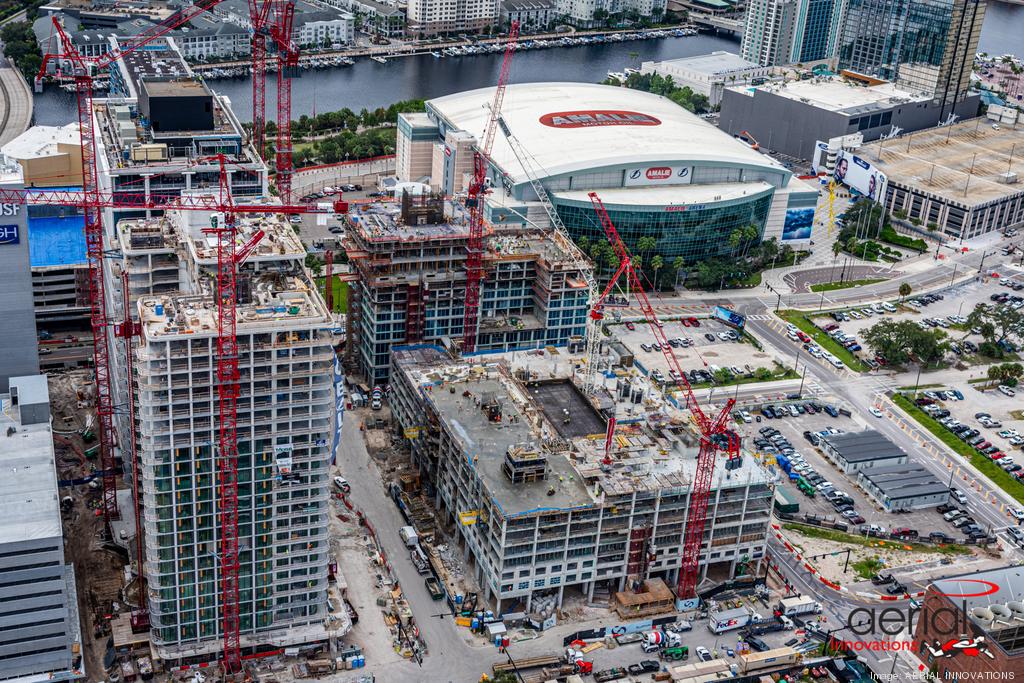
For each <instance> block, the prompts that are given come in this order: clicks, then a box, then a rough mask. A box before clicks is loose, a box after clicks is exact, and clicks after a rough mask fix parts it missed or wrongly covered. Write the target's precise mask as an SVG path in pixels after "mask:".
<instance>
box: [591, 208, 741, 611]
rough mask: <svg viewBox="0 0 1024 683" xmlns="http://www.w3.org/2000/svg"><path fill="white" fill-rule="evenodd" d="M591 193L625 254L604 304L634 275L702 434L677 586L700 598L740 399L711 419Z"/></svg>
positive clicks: (735, 443) (733, 454) (734, 447)
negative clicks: (718, 477)
mask: <svg viewBox="0 0 1024 683" xmlns="http://www.w3.org/2000/svg"><path fill="white" fill-rule="evenodd" d="M589 197H590V201H591V204H593V207H594V211H595V212H596V213H597V216H598V218H599V219H600V222H601V227H602V228H603V229H604V233H605V236H606V237H607V238H608V241H609V242H610V243H611V245H612V248H613V249H614V250H615V254H616V256H618V258H619V268H618V270H617V271H616V273H615V275H614V276H613V277H612V280H611V282H609V284H608V287H607V288H606V289H605V291H604V293H603V294H602V295H601V298H600V300H599V301H598V304H600V301H603V299H604V298H605V297H606V296H607V295H608V292H609V291H610V290H611V287H612V285H613V284H614V283H615V280H616V279H618V277H619V276H621V275H622V274H625V275H626V276H627V277H628V278H629V284H630V287H631V289H633V291H634V293H635V294H636V297H637V301H638V303H639V304H640V310H641V311H642V312H643V314H644V318H645V319H646V320H647V324H648V326H649V327H650V328H651V333H652V334H653V335H654V338H655V340H656V341H657V344H658V346H660V347H661V352H662V354H663V355H664V356H665V360H666V361H667V362H668V366H669V369H670V370H674V371H675V372H674V373H672V372H670V373H669V374H670V375H674V377H675V378H678V380H677V381H678V382H679V383H681V384H682V386H683V389H684V391H683V394H684V396H685V397H686V407H687V409H688V410H689V411H690V414H691V415H692V416H693V419H694V422H695V423H696V425H697V429H698V431H699V433H700V448H699V450H698V453H697V468H696V471H695V473H694V477H693V484H692V486H691V488H690V503H689V507H688V511H687V516H686V529H685V531H684V533H683V556H682V560H681V563H680V568H679V580H678V582H677V584H676V597H679V598H694V597H696V595H697V581H698V579H699V577H700V550H701V543H702V542H703V539H704V527H705V525H706V523H707V511H708V498H709V496H710V493H711V478H712V476H713V475H714V471H715V458H716V456H717V453H718V452H719V451H722V452H725V453H726V455H727V456H728V458H729V460H728V461H727V463H726V467H727V468H728V469H732V468H733V467H735V466H737V465H738V464H739V462H740V441H739V436H738V435H737V434H736V432H734V431H731V430H729V429H728V426H727V425H728V422H729V415H730V413H731V412H732V408H733V406H734V405H735V404H736V401H735V399H731V398H730V399H729V400H727V401H726V402H725V406H724V407H723V408H722V410H721V411H720V412H719V413H718V415H716V416H715V417H714V418H712V417H709V416H708V415H707V414H706V413H705V412H704V411H703V410H702V409H701V407H700V404H698V402H697V398H696V396H694V394H693V388H692V387H691V386H690V383H689V382H688V381H687V379H686V375H685V374H684V373H683V369H682V366H680V364H679V360H678V359H677V358H676V356H675V353H673V351H672V346H671V345H670V344H669V343H668V339H667V338H666V337H665V333H664V331H663V330H662V328H661V323H660V321H659V320H658V316H657V314H656V313H655V312H654V308H653V307H652V306H651V303H650V301H649V300H648V299H647V295H646V294H645V293H644V289H643V285H642V284H641V282H640V278H639V276H638V275H637V273H636V270H635V269H634V268H633V263H632V255H631V254H630V253H629V249H628V248H627V247H626V245H625V243H624V242H623V241H622V238H621V237H619V232H618V230H617V229H616V228H615V225H614V224H613V223H612V220H611V217H610V216H609V215H608V211H607V210H606V209H605V208H604V203H603V202H602V201H601V198H600V197H599V196H598V194H597V193H596V192H591V193H589Z"/></svg>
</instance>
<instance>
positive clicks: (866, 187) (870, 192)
mask: <svg viewBox="0 0 1024 683" xmlns="http://www.w3.org/2000/svg"><path fill="white" fill-rule="evenodd" d="M832 177H833V178H835V179H836V182H837V183H842V184H843V185H846V186H847V187H848V188H850V189H851V190H855V191H857V192H859V193H860V194H862V195H864V196H865V197H867V198H868V199H870V200H872V201H876V202H877V201H882V200H883V199H884V198H885V188H886V185H887V184H888V182H889V180H888V178H886V176H885V174H884V173H882V172H881V171H879V170H878V169H877V168H875V167H874V166H872V165H871V163H870V162H869V161H868V160H867V159H862V158H860V157H859V156H857V155H855V154H853V153H852V152H848V151H846V150H845V149H842V150H839V154H838V156H836V167H835V170H834V171H832Z"/></svg>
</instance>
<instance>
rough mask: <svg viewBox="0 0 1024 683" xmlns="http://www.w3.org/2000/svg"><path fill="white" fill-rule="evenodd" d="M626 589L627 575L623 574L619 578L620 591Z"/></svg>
mask: <svg viewBox="0 0 1024 683" xmlns="http://www.w3.org/2000/svg"><path fill="white" fill-rule="evenodd" d="M624 590H626V577H625V576H623V577H621V578H620V579H619V592H620V593H621V592H622V591H624Z"/></svg>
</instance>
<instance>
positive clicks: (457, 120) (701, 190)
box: [397, 83, 817, 264]
mask: <svg viewBox="0 0 1024 683" xmlns="http://www.w3.org/2000/svg"><path fill="white" fill-rule="evenodd" d="M493 95H494V89H493V88H482V89H479V90H472V91H469V92H463V93H457V94H454V95H448V96H445V97H439V98H436V99H433V100H429V101H428V102H427V104H426V114H427V118H426V119H425V120H424V119H423V118H416V119H411V118H410V119H406V120H405V121H404V122H403V123H402V124H401V125H400V126H399V130H398V144H397V154H398V160H397V163H398V166H397V167H398V168H399V169H408V172H409V174H410V175H409V176H408V177H404V176H401V175H399V180H415V179H419V178H421V177H424V176H429V182H430V184H431V186H432V187H433V188H434V189H436V190H438V191H441V192H443V193H445V194H452V193H453V192H459V191H461V189H462V188H463V187H464V186H465V181H466V178H467V177H469V174H470V173H471V170H472V163H473V156H472V150H473V146H474V144H475V140H476V136H478V135H480V134H481V132H482V131H483V130H484V128H485V125H486V117H487V105H488V104H489V103H490V101H491V99H492V98H493ZM502 119H503V120H504V122H505V124H506V127H507V128H508V129H509V131H510V132H511V133H512V134H513V135H514V136H515V137H516V139H517V140H518V141H519V143H520V146H521V149H522V150H524V151H520V150H518V149H514V148H513V145H512V144H511V143H510V142H509V140H508V139H507V138H506V137H505V135H504V134H503V133H502V132H501V131H499V132H498V133H497V135H496V138H495V141H494V148H493V149H492V150H491V154H490V164H489V167H488V175H489V178H490V180H491V184H492V185H493V187H494V191H493V192H492V193H491V194H489V195H488V197H487V202H486V206H485V208H484V213H485V217H486V219H487V221H488V222H489V223H490V224H491V225H520V226H525V225H529V224H533V225H541V226H544V225H547V224H548V222H549V218H548V214H547V212H546V210H545V207H544V205H543V204H542V203H541V202H540V201H539V199H538V197H537V194H536V191H535V189H534V186H533V181H537V182H539V183H541V184H542V185H543V186H544V188H545V190H546V192H547V193H548V194H549V195H550V198H551V202H552V204H553V205H554V208H555V210H556V211H557V212H558V215H559V217H560V218H561V220H562V222H563V223H564V224H565V227H566V229H567V230H568V232H569V234H570V236H572V238H573V239H576V240H579V239H581V238H583V237H586V238H587V239H588V240H589V241H590V242H591V243H593V242H598V241H600V242H603V241H604V240H605V236H604V233H603V232H602V230H601V227H600V225H599V223H598V222H597V220H596V219H595V215H594V209H593V206H592V203H591V200H590V198H589V196H588V194H589V192H590V191H592V190H593V191H596V192H597V193H598V194H599V195H600V197H601V199H602V200H603V202H604V205H605V207H606V208H607V210H608V212H609V214H610V216H611V218H612V221H613V222H614V223H615V225H616V227H617V228H618V230H619V234H620V235H621V236H622V238H623V240H624V241H625V242H626V244H627V246H629V247H630V248H631V249H634V250H635V249H636V246H637V243H638V241H639V240H640V238H642V237H645V236H650V237H654V238H655V239H656V240H657V241H658V245H657V253H659V254H661V256H662V258H663V259H665V261H666V262H669V261H671V260H672V259H675V258H676V257H682V258H683V259H684V260H685V261H686V263H688V264H693V263H696V262H698V261H701V260H704V259H707V258H710V257H714V256H727V255H730V254H731V253H732V252H731V251H730V247H729V244H728V235H729V233H731V232H732V231H733V230H734V229H735V228H737V227H740V226H745V225H750V224H754V225H756V226H757V227H758V231H759V238H761V239H768V238H772V237H774V238H775V239H777V240H780V241H783V242H789V243H790V244H794V243H807V242H809V240H810V238H811V234H810V228H811V225H812V221H806V220H804V219H806V218H807V211H808V210H810V211H811V212H812V213H813V209H814V206H815V203H816V201H817V190H816V189H814V188H808V187H807V186H805V185H803V184H802V183H799V182H794V180H795V179H794V177H793V173H792V172H791V171H790V170H788V169H787V168H785V167H784V166H783V165H782V164H780V163H778V162H776V161H774V160H773V159H771V158H770V157H768V156H765V155H763V154H760V153H758V152H757V151H756V150H754V149H752V148H751V146H750V145H747V144H745V143H743V142H741V141H740V140H736V139H734V138H733V137H732V136H730V135H727V134H725V133H724V132H722V131H721V130H719V129H718V128H716V127H715V126H713V125H711V124H709V123H708V122H707V121H705V120H703V119H701V118H700V117H699V116H696V115H694V114H691V113H690V112H688V111H686V110H685V109H683V108H682V107H680V106H679V105H677V104H676V103H675V102H672V101H671V100H669V99H667V98H664V97H660V96H658V95H653V94H650V93H646V92H641V91H638V90H631V89H628V88H619V87H613V86H606V85H587V84H583V83H531V84H521V85H520V84H514V85H510V86H509V87H508V89H507V91H506V95H505V100H504V103H503V105H502ZM431 137H432V138H433V141H432V142H431V140H430V138H431ZM403 138H404V139H403ZM762 144H763V141H762ZM428 146H430V150H431V163H430V164H429V165H428V164H427V163H426V150H427V149H428ZM566 150H569V151H571V153H566ZM524 153H525V154H526V155H527V160H526V161H525V162H524V161H521V160H520V159H519V158H518V156H517V155H522V154H524ZM407 154H408V155H409V156H408V157H407V156H406V155H407ZM524 163H525V164H526V165H527V166H524V165H523V164H524ZM527 219H529V222H528V221H527ZM797 219H800V221H798V220H797ZM801 221H802V222H801ZM798 224H799V227H794V225H798Z"/></svg>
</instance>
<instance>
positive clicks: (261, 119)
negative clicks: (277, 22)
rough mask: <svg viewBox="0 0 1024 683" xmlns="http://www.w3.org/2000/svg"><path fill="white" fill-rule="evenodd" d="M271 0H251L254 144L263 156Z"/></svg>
mask: <svg viewBox="0 0 1024 683" xmlns="http://www.w3.org/2000/svg"><path fill="white" fill-rule="evenodd" d="M270 6H271V0H263V2H262V3H260V2H259V0H249V23H250V24H252V144H253V147H255V148H256V154H258V155H260V157H262V156H263V151H264V148H265V146H266V141H267V140H266V134H267V38H268V37H269V36H270V25H269V23H268V21H269V15H270Z"/></svg>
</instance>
